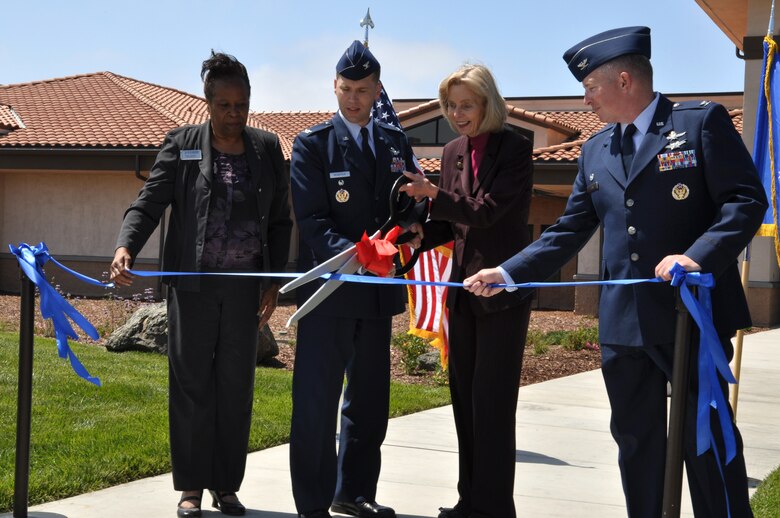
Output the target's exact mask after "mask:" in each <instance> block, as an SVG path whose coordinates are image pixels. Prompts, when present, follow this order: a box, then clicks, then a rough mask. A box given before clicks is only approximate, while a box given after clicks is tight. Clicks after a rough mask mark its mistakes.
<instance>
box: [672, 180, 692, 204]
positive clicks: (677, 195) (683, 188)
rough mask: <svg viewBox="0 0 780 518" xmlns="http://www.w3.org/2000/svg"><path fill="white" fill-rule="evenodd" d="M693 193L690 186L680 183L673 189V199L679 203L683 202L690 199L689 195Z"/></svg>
mask: <svg viewBox="0 0 780 518" xmlns="http://www.w3.org/2000/svg"><path fill="white" fill-rule="evenodd" d="M690 193H691V191H690V189H688V186H687V185H685V184H684V183H678V184H677V185H675V186H674V188H673V189H672V198H674V199H675V200H677V201H682V200H684V199H686V198H687V197H688V195H689V194H690Z"/></svg>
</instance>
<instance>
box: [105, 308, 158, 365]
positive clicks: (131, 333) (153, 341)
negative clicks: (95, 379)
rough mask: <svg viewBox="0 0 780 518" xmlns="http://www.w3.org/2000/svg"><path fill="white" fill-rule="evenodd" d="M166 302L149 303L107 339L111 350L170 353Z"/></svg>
mask: <svg viewBox="0 0 780 518" xmlns="http://www.w3.org/2000/svg"><path fill="white" fill-rule="evenodd" d="M166 308H167V306H166V303H165V302H158V303H155V304H147V305H144V306H143V307H141V309H139V310H138V311H136V312H135V313H133V316H131V317H130V319H129V320H128V321H127V322H125V324H124V325H123V326H121V327H118V328H117V329H116V330H115V331H114V332H113V333H111V336H109V337H108V338H107V339H106V349H107V350H109V351H116V352H122V351H145V352H155V353H160V354H168V314H167V309H166Z"/></svg>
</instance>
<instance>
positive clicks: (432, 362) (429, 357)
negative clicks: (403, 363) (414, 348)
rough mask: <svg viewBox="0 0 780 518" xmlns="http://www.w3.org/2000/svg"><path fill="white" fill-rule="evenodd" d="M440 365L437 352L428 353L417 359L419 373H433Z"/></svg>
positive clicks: (439, 357) (439, 355)
mask: <svg viewBox="0 0 780 518" xmlns="http://www.w3.org/2000/svg"><path fill="white" fill-rule="evenodd" d="M440 363H441V354H439V351H435V350H434V351H430V352H427V353H424V354H421V355H420V356H418V357H417V369H418V370H421V371H429V372H432V371H435V370H436V368H437V367H438V366H439V364H440Z"/></svg>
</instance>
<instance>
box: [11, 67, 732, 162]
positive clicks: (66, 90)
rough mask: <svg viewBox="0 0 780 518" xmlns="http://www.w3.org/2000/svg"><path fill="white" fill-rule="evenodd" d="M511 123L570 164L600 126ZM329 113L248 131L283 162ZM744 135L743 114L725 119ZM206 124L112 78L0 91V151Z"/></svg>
mask: <svg viewBox="0 0 780 518" xmlns="http://www.w3.org/2000/svg"><path fill="white" fill-rule="evenodd" d="M438 107H439V104H438V101H437V100H436V99H432V100H430V101H425V102H422V103H420V104H418V105H416V106H413V107H411V108H409V109H406V110H403V111H401V112H399V113H398V115H399V118H400V119H401V120H402V122H403V121H404V120H410V119H411V118H413V117H417V116H420V115H425V114H427V113H429V112H431V111H434V110H436V111H438ZM507 109H508V110H509V116H510V117H511V118H516V119H520V120H524V121H526V122H529V123H531V124H534V125H538V126H542V127H545V128H550V129H553V130H554V131H558V132H560V133H562V134H563V135H565V136H566V138H567V140H568V142H564V143H562V144H558V145H555V146H548V147H544V148H539V149H535V150H534V160H535V161H536V162H568V163H573V162H576V160H577V158H578V157H579V155H580V152H581V147H582V144H583V143H584V142H585V141H586V140H587V139H588V138H589V137H590V136H591V135H593V134H594V133H595V132H597V131H598V130H600V129H601V128H602V127H603V126H604V123H602V122H601V121H599V119H598V116H597V115H596V114H595V113H593V112H592V111H589V110H587V111H586V110H561V111H552V110H549V111H541V110H540V111H531V110H526V109H524V108H521V107H520V106H517V105H514V104H507ZM333 114H334V113H333V112H329V111H315V112H311V111H308V112H302V111H294V112H253V113H250V115H249V120H248V124H249V125H250V126H253V127H257V128H261V129H264V130H267V131H271V132H273V133H275V134H277V135H278V136H279V140H280V143H281V146H282V151H283V153H284V156H285V158H286V159H289V158H290V154H291V151H292V143H293V141H294V139H295V137H296V135H297V134H298V133H300V132H301V131H303V130H304V129H306V128H308V127H310V126H313V125H316V124H318V123H320V122H323V121H325V120H328V119H330V118H331V117H332V116H333ZM729 115H731V118H732V121H733V122H734V126H735V127H736V128H737V130H738V131H740V132H741V131H742V120H743V111H742V110H741V109H734V110H731V111H730V112H729ZM207 118H208V110H207V106H206V101H205V99H203V98H202V97H198V96H196V95H192V94H188V93H186V92H182V91H179V90H175V89H173V88H167V87H164V86H160V85H155V84H152V83H147V82H144V81H138V80H136V79H132V78H129V77H124V76H121V75H118V74H114V73H111V72H96V73H93V74H83V75H77V76H70V77H63V78H57V79H49V80H45V81H35V82H30V83H21V84H15V85H0V149H1V148H3V147H14V148H16V147H30V148H35V147H44V148H45V147H66V148H67V147H79V148H81V147H84V148H98V149H99V148H141V149H156V148H158V147H159V146H160V143H161V142H162V140H163V137H164V136H165V134H166V133H167V132H168V131H170V130H171V129H173V128H175V127H178V126H181V125H184V124H199V123H202V122H203V121H205V120H206V119H207ZM420 164H421V166H422V167H423V169H425V170H426V171H429V172H435V171H438V170H439V167H440V160H439V159H437V158H424V159H420Z"/></svg>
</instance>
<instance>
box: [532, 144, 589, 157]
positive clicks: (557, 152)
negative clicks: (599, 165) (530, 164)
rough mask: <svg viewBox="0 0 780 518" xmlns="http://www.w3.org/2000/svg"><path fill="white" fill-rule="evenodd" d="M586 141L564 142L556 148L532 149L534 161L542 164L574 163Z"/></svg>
mask: <svg viewBox="0 0 780 518" xmlns="http://www.w3.org/2000/svg"><path fill="white" fill-rule="evenodd" d="M585 140H586V139H582V140H575V141H573V142H566V143H564V144H558V145H556V146H548V147H543V148H539V149H534V151H533V157H534V161H542V162H576V161H577V158H579V156H580V151H581V150H582V145H583V144H584V143H585Z"/></svg>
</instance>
